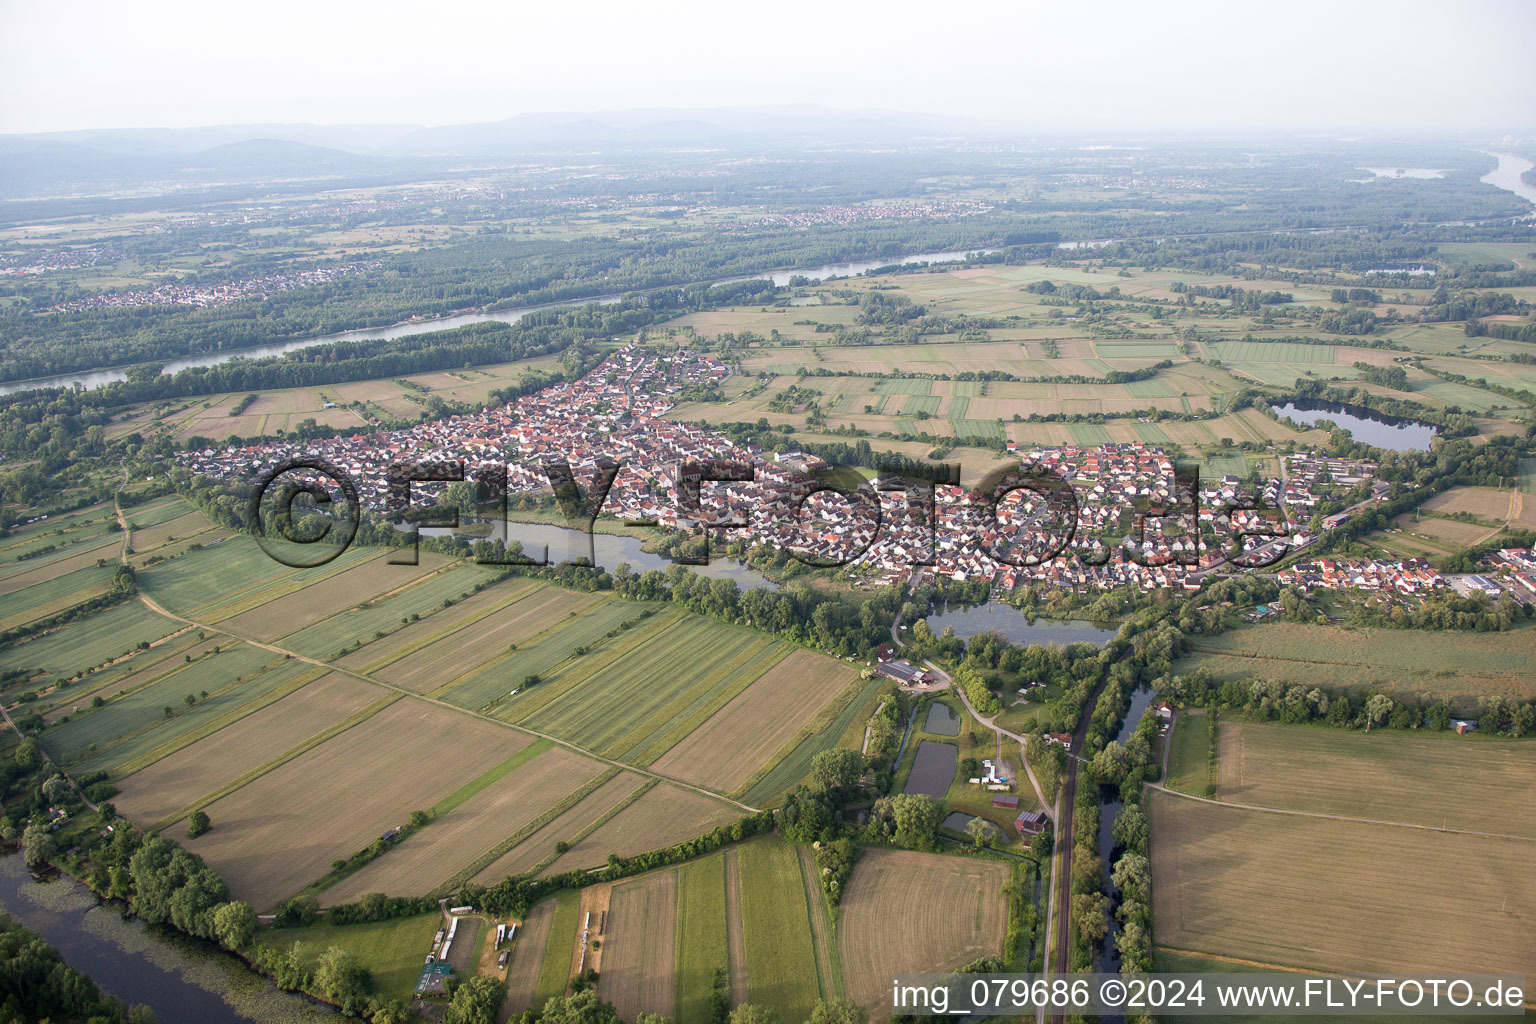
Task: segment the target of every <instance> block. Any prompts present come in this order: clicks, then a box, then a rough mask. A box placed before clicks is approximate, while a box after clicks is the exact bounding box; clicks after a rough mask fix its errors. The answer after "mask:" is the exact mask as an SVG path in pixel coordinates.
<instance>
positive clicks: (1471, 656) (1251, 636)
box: [1174, 622, 1536, 713]
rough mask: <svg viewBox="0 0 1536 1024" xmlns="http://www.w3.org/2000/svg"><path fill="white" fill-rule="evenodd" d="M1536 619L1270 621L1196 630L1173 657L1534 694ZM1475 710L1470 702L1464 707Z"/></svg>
mask: <svg viewBox="0 0 1536 1024" xmlns="http://www.w3.org/2000/svg"><path fill="white" fill-rule="evenodd" d="M1533 663H1536V626H1532V625H1524V626H1520V627H1517V628H1515V629H1511V630H1508V631H1506V632H1503V633H1468V632H1460V631H1456V630H1413V629H1345V628H1343V627H1341V626H1319V625H1313V624H1310V623H1294V622H1267V623H1261V624H1258V625H1253V626H1244V627H1242V628H1241V629H1235V630H1232V631H1231V632H1228V633H1223V634H1221V635H1220V636H1213V637H1200V638H1198V640H1197V641H1196V643H1195V645H1194V648H1193V649H1192V650H1191V651H1190V653H1188V654H1186V655H1184V656H1183V657H1181V658H1180V659H1179V660H1178V661H1177V662H1175V664H1174V671H1175V672H1178V673H1181V674H1187V673H1189V672H1192V671H1194V670H1195V669H1196V668H1204V669H1206V670H1207V671H1208V672H1210V673H1212V674H1213V675H1214V676H1215V677H1216V678H1218V679H1240V678H1245V677H1256V678H1260V679H1278V680H1280V681H1282V682H1285V683H1299V684H1302V685H1324V686H1330V687H1335V688H1340V687H1342V688H1344V689H1358V688H1360V687H1363V686H1374V687H1377V688H1379V689H1381V690H1384V691H1387V692H1392V691H1398V692H1404V693H1431V694H1437V695H1442V696H1450V697H1467V696H1469V695H1482V694H1500V695H1502V696H1509V697H1521V698H1523V699H1527V700H1528V699H1530V698H1532V697H1536V675H1532V673H1531V671H1530V666H1531V665H1532V664H1533ZM1466 710H1467V711H1468V712H1469V713H1470V712H1475V710H1476V708H1475V703H1474V704H1472V705H1470V706H1469V707H1468V708H1467V709H1466Z"/></svg>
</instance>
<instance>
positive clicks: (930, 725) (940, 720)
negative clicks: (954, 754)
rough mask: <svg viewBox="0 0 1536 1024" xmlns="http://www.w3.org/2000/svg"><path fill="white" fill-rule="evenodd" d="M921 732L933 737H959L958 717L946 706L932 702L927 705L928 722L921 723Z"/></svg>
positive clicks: (938, 702) (940, 702) (939, 702)
mask: <svg viewBox="0 0 1536 1024" xmlns="http://www.w3.org/2000/svg"><path fill="white" fill-rule="evenodd" d="M923 732H931V733H933V734H934V735H935V736H959V735H960V716H959V715H957V714H955V712H954V709H953V708H951V707H950V706H949V705H948V704H945V703H943V702H942V701H934V702H933V703H932V704H930V705H928V720H927V721H925V722H924V723H923Z"/></svg>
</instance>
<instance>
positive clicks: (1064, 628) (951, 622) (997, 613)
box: [928, 601, 1119, 647]
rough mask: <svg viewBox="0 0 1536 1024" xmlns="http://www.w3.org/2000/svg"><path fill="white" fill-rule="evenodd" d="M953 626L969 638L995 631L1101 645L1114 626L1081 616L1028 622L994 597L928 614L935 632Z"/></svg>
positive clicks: (1025, 639) (1022, 638) (1034, 640)
mask: <svg viewBox="0 0 1536 1024" xmlns="http://www.w3.org/2000/svg"><path fill="white" fill-rule="evenodd" d="M950 627H954V630H955V635H956V636H958V637H963V638H965V639H967V640H969V639H970V638H971V637H973V636H980V635H981V634H983V633H998V634H1000V635H1001V636H1002V637H1003V638H1004V639H1005V640H1008V641H1011V642H1012V643H1016V644H1026V645H1033V644H1062V645H1066V644H1094V645H1095V646H1097V647H1103V646H1104V645H1105V644H1107V643H1109V641H1111V640H1113V639H1114V637H1115V634H1116V633H1117V632H1118V631H1119V630H1118V629H1103V628H1101V627H1099V626H1095V625H1094V624H1093V623H1091V622H1087V621H1085V620H1082V619H1048V618H1045V617H1044V616H1036V618H1035V621H1034V622H1030V621H1029V618H1028V616H1026V615H1025V614H1024V613H1023V612H1021V611H1020V610H1019V609H1017V608H1015V607H1013V606H1012V605H1008V604H1002V603H1000V602H997V601H988V602H987V603H986V604H973V605H969V606H965V607H959V606H946V607H945V609H944V610H943V611H942V612H940V613H939V614H937V615H930V616H928V628H929V629H931V630H933V633H934V635H935V636H938V635H939V634H941V633H943V632H944V630H945V629H948V628H950Z"/></svg>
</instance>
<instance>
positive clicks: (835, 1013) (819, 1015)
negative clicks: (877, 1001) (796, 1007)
mask: <svg viewBox="0 0 1536 1024" xmlns="http://www.w3.org/2000/svg"><path fill="white" fill-rule="evenodd" d="M806 1024H869V1014H868V1012H866V1011H865V1010H863V1009H862V1008H861V1007H860V1006H859V1005H858V1004H857V1003H855V1002H854V1001H853V1000H852V999H848V998H847V997H843V998H839V999H834V1000H832V1001H831V1002H830V1003H829V1002H826V1001H824V1000H820V999H818V1000H817V1001H816V1005H815V1006H813V1007H812V1008H811V1016H810V1019H809V1020H808V1021H807V1022H806Z"/></svg>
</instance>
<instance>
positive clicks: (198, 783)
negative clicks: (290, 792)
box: [113, 673, 384, 824]
mask: <svg viewBox="0 0 1536 1024" xmlns="http://www.w3.org/2000/svg"><path fill="white" fill-rule="evenodd" d="M382 696H384V694H383V693H382V691H380V690H378V689H376V688H374V687H372V686H369V685H368V684H367V683H362V682H358V681H357V680H355V679H349V678H348V677H346V676H341V675H336V674H334V673H333V674H330V675H325V676H322V677H320V678H319V679H316V680H315V681H314V682H312V683H310V684H308V685H307V686H305V687H303V688H302V689H300V690H297V691H295V692H293V693H290V694H289V695H288V696H286V697H284V698H282V699H281V700H279V701H276V702H275V703H272V704H268V705H267V706H266V707H264V708H262V709H261V710H259V711H256V712H254V713H252V714H249V715H247V716H245V717H244V718H242V719H240V720H239V721H237V722H235V723H233V724H232V725H227V726H225V727H224V728H223V729H220V730H219V731H218V732H216V733H214V734H213V735H211V736H207V737H204V738H203V739H200V740H198V741H197V742H196V743H193V744H191V745H190V746H186V747H183V748H182V749H180V750H178V751H176V752H175V753H174V754H172V755H171V756H169V757H166V758H164V759H162V760H159V761H156V762H155V763H154V764H152V765H150V766H149V767H148V768H145V769H144V770H143V771H139V772H135V773H134V774H132V775H130V776H128V777H127V778H126V779H123V780H122V781H120V782H118V783H117V785H118V788H119V789H121V790H122V792H121V793H119V794H118V795H117V796H116V797H114V798H113V802H114V803H115V804H116V805H117V809H118V811H119V812H120V813H122V814H123V815H125V816H127V817H129V818H131V819H133V820H134V821H137V822H140V823H141V824H147V823H153V822H157V821H161V820H163V819H165V818H168V817H169V816H171V815H173V814H177V813H178V812H181V811H184V810H186V809H187V808H188V807H190V806H191V805H192V804H193V803H194V802H195V801H196V800H197V799H198V797H201V796H204V795H206V794H209V793H212V792H214V791H216V790H218V789H219V788H220V787H221V786H224V785H227V784H228V783H230V782H233V781H234V780H236V779H238V778H239V777H240V776H241V775H244V774H245V773H246V772H249V771H251V770H252V769H255V768H258V767H260V766H261V765H262V764H264V763H266V762H267V761H269V760H271V759H272V758H275V757H278V756H279V755H281V754H282V753H283V751H285V750H288V749H290V748H292V747H293V746H294V745H295V744H297V743H300V742H302V741H303V739H304V738H306V737H308V736H313V735H315V734H316V733H320V732H324V731H325V730H326V729H329V728H331V727H332V726H334V725H336V724H338V723H340V722H343V721H345V720H346V719H347V717H348V716H349V715H352V714H355V713H357V712H358V711H361V710H362V709H363V708H364V707H366V706H367V705H368V704H369V703H370V702H372V701H375V700H378V699H379V698H380V697H382Z"/></svg>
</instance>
